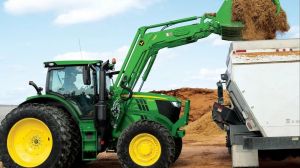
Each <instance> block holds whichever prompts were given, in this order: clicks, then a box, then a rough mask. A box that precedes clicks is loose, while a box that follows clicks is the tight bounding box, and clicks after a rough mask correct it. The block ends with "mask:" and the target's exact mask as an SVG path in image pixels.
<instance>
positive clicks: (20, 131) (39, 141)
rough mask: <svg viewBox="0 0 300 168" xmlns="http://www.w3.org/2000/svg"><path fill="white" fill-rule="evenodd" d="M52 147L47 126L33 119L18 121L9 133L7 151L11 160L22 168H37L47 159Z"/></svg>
mask: <svg viewBox="0 0 300 168" xmlns="http://www.w3.org/2000/svg"><path fill="white" fill-rule="evenodd" d="M52 146H53V141H52V134H51V131H50V129H49V128H48V127H47V125H46V124H45V123H44V122H42V121H40V120H38V119H34V118H25V119H22V120H20V121H18V122H17V123H16V124H15V125H14V126H13V127H12V128H11V129H10V131H9V134H8V137H7V149H8V153H9V155H10V157H11V158H12V160H13V161H14V162H15V163H17V164H18V165H20V166H22V167H37V166H39V165H41V164H42V163H44V162H45V161H46V160H47V158H48V157H49V155H50V153H51V150H52Z"/></svg>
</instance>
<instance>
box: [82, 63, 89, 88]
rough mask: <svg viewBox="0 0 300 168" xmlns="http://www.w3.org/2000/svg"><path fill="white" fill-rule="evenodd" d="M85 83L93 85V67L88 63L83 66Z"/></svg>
mask: <svg viewBox="0 0 300 168" xmlns="http://www.w3.org/2000/svg"><path fill="white" fill-rule="evenodd" d="M82 75H83V83H84V85H91V68H90V66H88V65H86V66H84V67H83V74H82Z"/></svg>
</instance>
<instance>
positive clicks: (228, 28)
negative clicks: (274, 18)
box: [216, 0, 281, 41]
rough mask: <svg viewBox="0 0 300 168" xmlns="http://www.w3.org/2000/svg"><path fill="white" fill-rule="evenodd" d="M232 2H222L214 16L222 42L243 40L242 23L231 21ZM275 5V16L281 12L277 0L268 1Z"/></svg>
mask: <svg viewBox="0 0 300 168" xmlns="http://www.w3.org/2000/svg"><path fill="white" fill-rule="evenodd" d="M233 1H234V0H224V2H223V5H222V6H221V8H220V9H219V11H218V12H217V14H216V19H217V21H218V22H219V23H220V35H221V36H222V39H223V40H229V41H237V40H243V38H242V36H243V35H242V31H243V29H244V24H243V23H242V22H237V21H233V6H234V5H233ZM270 1H273V3H274V4H275V5H276V15H279V13H280V11H281V6H280V1H279V0H270Z"/></svg>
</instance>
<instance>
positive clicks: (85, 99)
mask: <svg viewBox="0 0 300 168" xmlns="http://www.w3.org/2000/svg"><path fill="white" fill-rule="evenodd" d="M102 63H103V62H102V61H100V60H99V61H55V62H46V63H45V67H47V68H48V75H47V82H46V89H45V91H46V94H49V95H55V96H59V97H61V98H63V99H66V100H68V102H70V103H71V104H72V105H74V106H75V107H77V108H78V110H77V111H78V112H79V114H78V115H79V117H80V118H94V114H95V112H94V111H95V104H96V103H97V101H98V97H99V96H98V95H99V92H106V93H108V92H107V91H108V90H109V88H110V86H111V80H110V77H109V76H108V75H107V76H106V77H105V78H104V79H99V73H100V69H101V68H100V66H101V65H102ZM109 67H110V68H108V69H104V71H108V70H109V69H112V68H111V67H113V64H110V66H109ZM100 81H105V82H104V83H105V86H106V87H105V88H106V90H105V91H99V87H98V86H99V83H100Z"/></svg>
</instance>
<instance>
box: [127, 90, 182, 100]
mask: <svg viewBox="0 0 300 168" xmlns="http://www.w3.org/2000/svg"><path fill="white" fill-rule="evenodd" d="M132 97H133V98H144V99H153V100H162V101H171V102H181V100H180V99H178V98H176V97H173V96H168V95H165V94H157V93H149V92H134V93H133V95H132Z"/></svg>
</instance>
